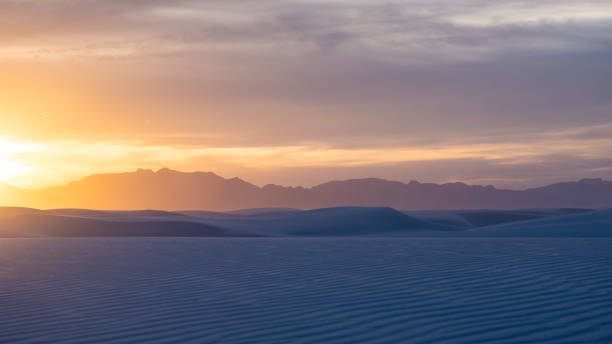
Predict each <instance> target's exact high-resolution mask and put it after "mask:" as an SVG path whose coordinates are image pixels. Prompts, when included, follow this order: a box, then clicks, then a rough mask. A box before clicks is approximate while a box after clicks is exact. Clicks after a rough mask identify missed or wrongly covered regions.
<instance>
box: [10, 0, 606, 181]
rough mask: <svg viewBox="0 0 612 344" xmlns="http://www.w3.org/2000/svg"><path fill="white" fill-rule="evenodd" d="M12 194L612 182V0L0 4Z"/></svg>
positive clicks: (188, 0) (48, 0) (14, 1)
mask: <svg viewBox="0 0 612 344" xmlns="http://www.w3.org/2000/svg"><path fill="white" fill-rule="evenodd" d="M0 13H1V14H2V15H1V16H0V165H1V168H0V182H3V183H8V184H12V185H17V186H20V187H25V188H38V187H45V186H52V185H61V184H65V183H68V182H70V181H72V180H75V179H79V178H82V177H84V176H87V175H89V174H93V173H106V172H120V171H132V170H135V169H137V168H152V169H158V168H162V167H169V168H172V169H177V170H182V171H196V170H199V171H213V172H215V173H217V174H219V175H221V176H224V177H235V176H238V177H241V178H243V179H245V180H247V181H250V182H253V183H255V184H257V185H264V184H267V183H275V184H282V185H305V186H311V185H315V184H318V183H321V182H325V181H328V180H334V179H336V180H337V179H348V178H365V177H379V178H387V179H393V180H400V181H410V180H419V181H423V182H451V181H463V182H466V183H469V184H483V185H488V184H492V185H495V186H498V187H504V188H512V189H520V188H526V187H532V186H540V185H545V184H548V183H553V182H558V181H565V180H576V179H581V178H585V177H602V178H605V179H612V63H610V61H612V3H611V2H610V1H570V0H558V1H548V0H541V1H536V2H534V1H508V0H498V1H483V0H466V1H457V0H437V1H436V0H434V1H378V0H376V1H375V0H371V1H365V0H351V1H348V0H309V1H292V0H282V1H281V0H253V1H249V0H234V1H220V0H206V1H193V0H184V1H181V0H179V1H161V0H159V1H157V0H151V1H141V0H132V1H129V0H126V1H104V0H82V1H66V0H63V1H58V0H39V1H33V0H30V1H25V0H23V1H22V0H19V1H17V0H0Z"/></svg>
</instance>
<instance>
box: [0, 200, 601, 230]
mask: <svg viewBox="0 0 612 344" xmlns="http://www.w3.org/2000/svg"><path fill="white" fill-rule="evenodd" d="M240 213H242V214H244V215H241V214H240ZM20 236H23V237H29V236H63V237H65V236H72V237H88V236H124V237H130V236H193V237H207V236H215V237H218V236H347V237H350V236H414V237H449V236H472V237H475V236H480V237H497V236H506V237H507V236H510V237H612V211H610V210H599V211H592V210H584V209H528V210H512V211H498V210H478V211H475V210H469V211H463V210H459V211H428V212H423V211H421V212H400V211H397V210H395V209H392V208H387V207H379V208H369V207H337V208H324V209H315V210H306V211H303V210H290V209H265V210H262V209H258V210H253V211H241V212H239V213H236V212H231V213H218V212H207V211H190V212H181V213H175V212H164V211H157V210H140V211H100V210H83V209H59V210H46V211H41V210H36V209H28V208H0V237H20Z"/></svg>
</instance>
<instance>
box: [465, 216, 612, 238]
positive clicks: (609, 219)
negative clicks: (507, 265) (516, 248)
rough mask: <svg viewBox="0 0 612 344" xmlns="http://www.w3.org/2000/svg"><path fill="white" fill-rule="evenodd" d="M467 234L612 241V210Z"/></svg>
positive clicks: (521, 222) (519, 223)
mask: <svg viewBox="0 0 612 344" xmlns="http://www.w3.org/2000/svg"><path fill="white" fill-rule="evenodd" d="M464 234H465V235H476V236H491V237H612V210H600V211H594V212H587V213H578V214H571V215H563V216H555V217H547V218H541V219H537V220H531V221H517V222H512V223H505V224H501V225H494V226H487V227H483V228H476V229H473V230H470V231H466V232H464Z"/></svg>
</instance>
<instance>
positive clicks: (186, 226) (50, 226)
mask: <svg viewBox="0 0 612 344" xmlns="http://www.w3.org/2000/svg"><path fill="white" fill-rule="evenodd" d="M19 236H52V237H91V236H95V237H104V236H116V237H141V236H147V237H157V236H172V237H181V236H191V237H198V236H211V237H216V236H232V234H231V233H230V232H228V231H227V230H224V229H222V228H218V227H214V226H211V225H207V224H204V223H197V222H189V221H169V220H157V221H126V220H123V221H117V220H115V221H105V220H98V219H92V218H83V217H74V216H56V215H46V214H23V215H16V216H11V217H7V218H4V219H2V220H1V221H0V237H19Z"/></svg>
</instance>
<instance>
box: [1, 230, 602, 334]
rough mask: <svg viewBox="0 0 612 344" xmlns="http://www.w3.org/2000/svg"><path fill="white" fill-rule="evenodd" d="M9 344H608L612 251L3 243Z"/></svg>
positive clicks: (512, 244)
mask: <svg viewBox="0 0 612 344" xmlns="http://www.w3.org/2000/svg"><path fill="white" fill-rule="evenodd" d="M0 252H2V257H3V259H0V285H1V286H2V288H0V302H1V306H2V308H1V309H2V311H1V312H2V317H0V328H1V329H2V330H1V331H0V342H1V343H85V342H86V343H224V344H242V343H244V344H246V343H266V344H276V343H279V344H281V343H282V344H285V343H327V344H336V343H353V344H361V343H364V344H365V343H367V344H383V343H384V344H396V343H466V344H467V343H469V344H472V343H499V344H503V343H610V342H612V313H611V312H610V309H612V296H611V295H612V270H611V269H610V262H612V242H611V239H596V240H595V239H571V240H568V239H512V238H506V239H503V240H502V239H475V238H472V239H457V238H454V239H448V238H445V239H418V238H392V239H390V238H384V239H374V238H366V239H364V238H274V239H269V238H261V239H228V238H215V239H203V238H189V239H186V238H176V239H168V238H165V239H155V238H132V239H118V238H97V239H93V238H87V239H70V240H65V239H55V238H47V239H38V238H36V239H10V240H7V239H4V240H0Z"/></svg>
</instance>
